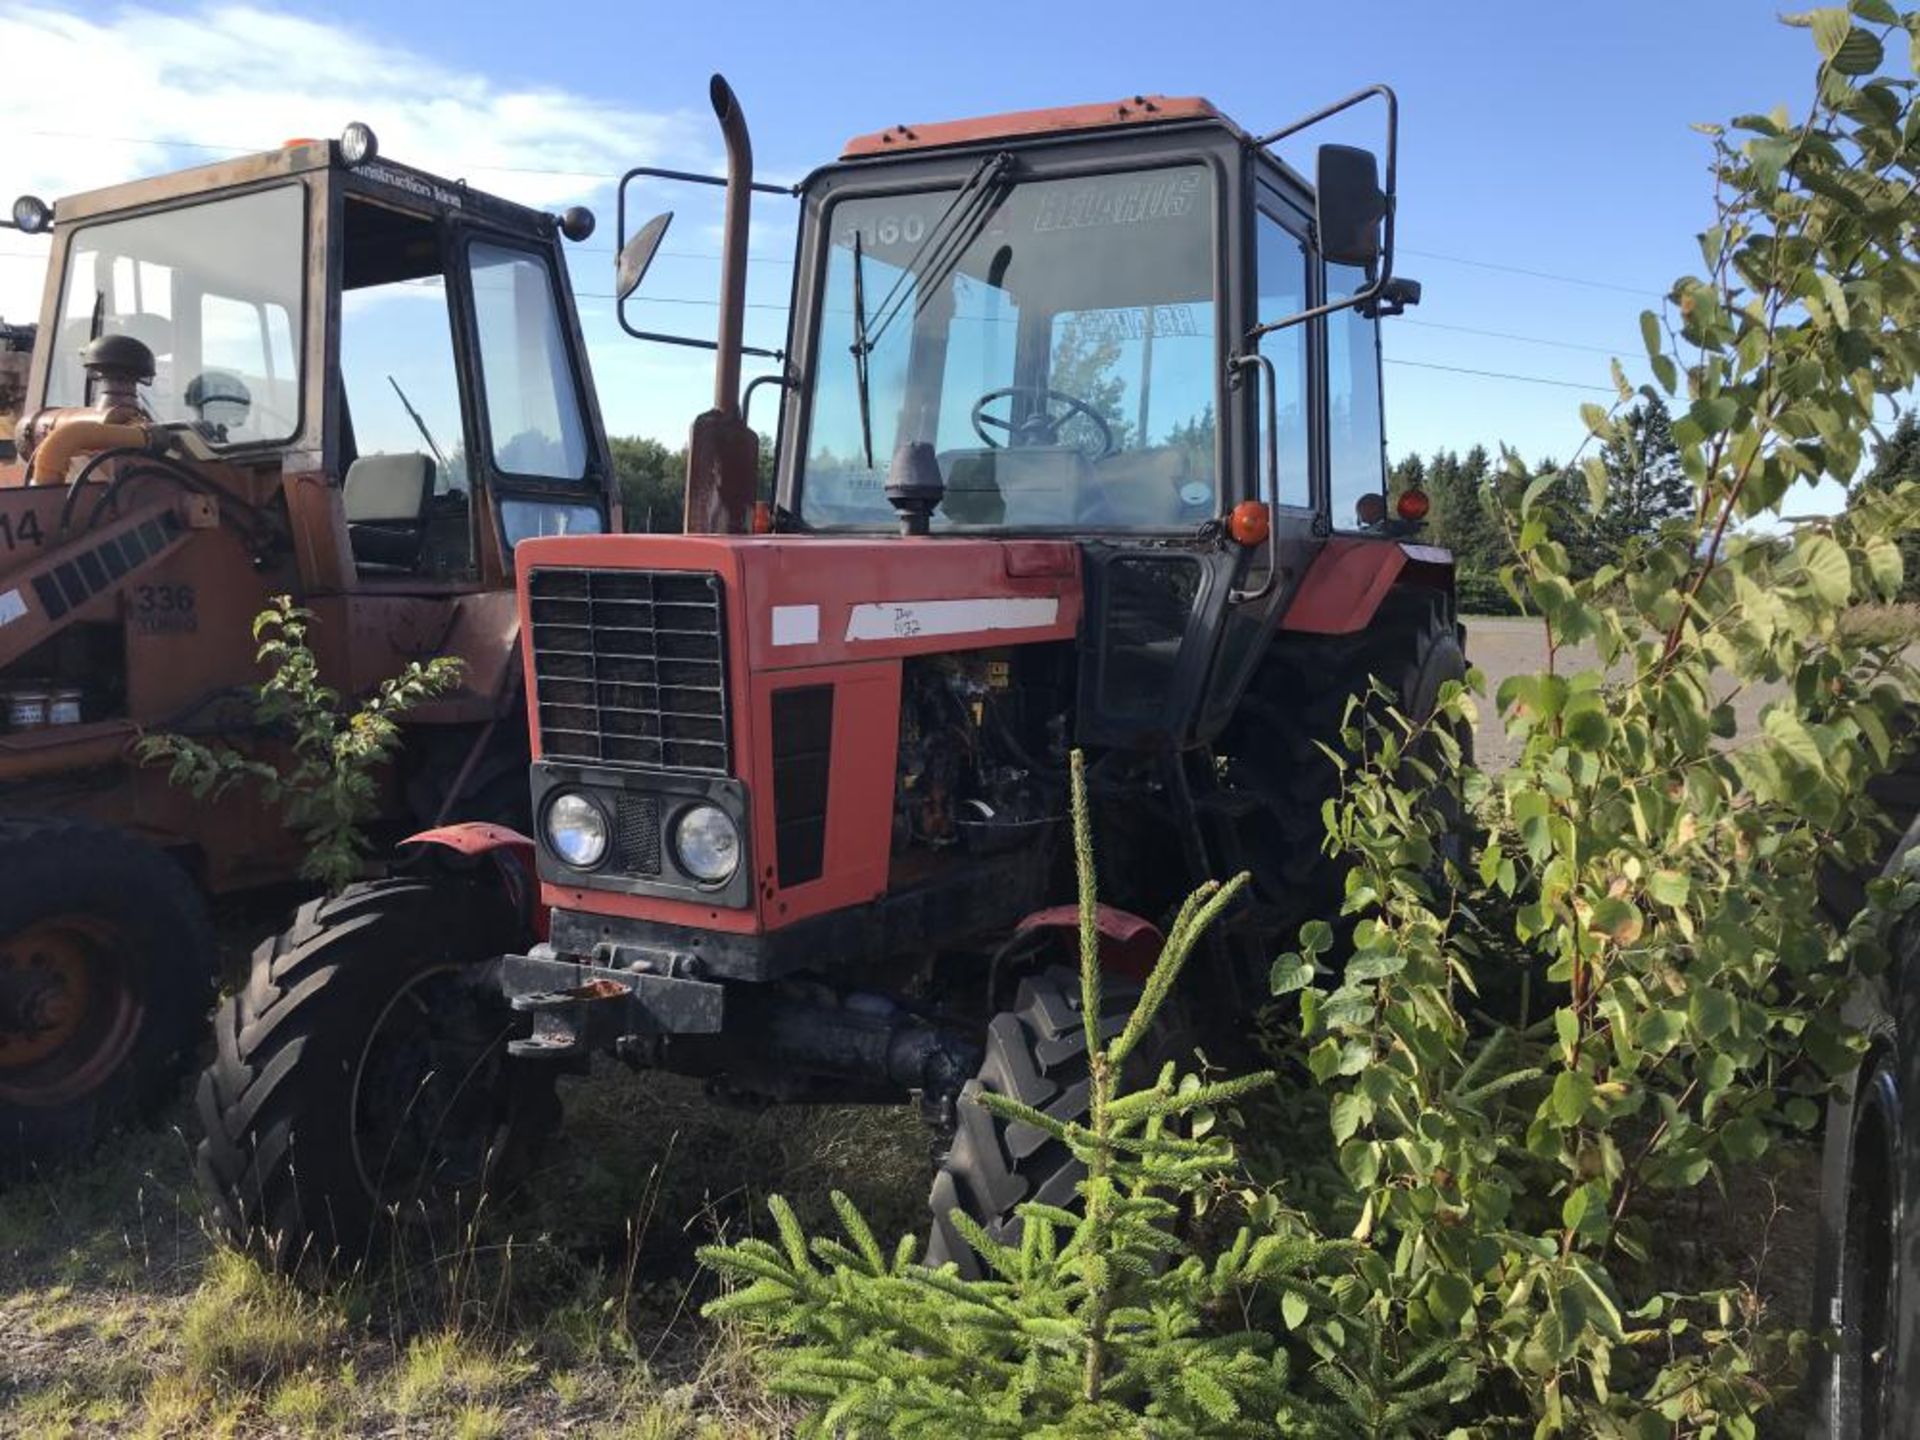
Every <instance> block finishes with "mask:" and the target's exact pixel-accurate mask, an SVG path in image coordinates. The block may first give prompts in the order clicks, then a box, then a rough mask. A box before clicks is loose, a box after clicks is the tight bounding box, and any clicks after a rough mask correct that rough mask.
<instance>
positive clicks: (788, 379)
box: [740, 347, 800, 420]
mask: <svg viewBox="0 0 1920 1440" xmlns="http://www.w3.org/2000/svg"><path fill="white" fill-rule="evenodd" d="M740 353H741V354H743V355H751V354H753V353H755V352H753V351H751V350H747V349H745V348H744V347H743V348H742V350H741V352H740ZM773 358H774V359H777V360H778V359H784V358H785V357H784V356H774V357H773ZM762 385H778V386H779V387H780V388H781V389H782V390H798V389H799V388H800V377H799V376H798V375H796V374H794V373H793V371H791V370H789V369H787V368H786V367H785V366H782V367H781V368H780V369H779V370H776V371H775V372H774V373H773V374H771V375H756V376H754V377H753V379H751V380H749V381H748V382H747V388H746V389H745V390H743V391H742V392H741V394H740V418H741V419H742V420H745V419H746V418H747V416H748V414H749V413H750V412H751V411H752V409H753V392H754V391H756V390H758V389H759V388H760V387H761V386H762Z"/></svg>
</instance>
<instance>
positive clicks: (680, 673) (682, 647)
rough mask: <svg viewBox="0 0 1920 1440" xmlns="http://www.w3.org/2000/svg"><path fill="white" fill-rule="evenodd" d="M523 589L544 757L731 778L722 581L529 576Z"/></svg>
mask: <svg viewBox="0 0 1920 1440" xmlns="http://www.w3.org/2000/svg"><path fill="white" fill-rule="evenodd" d="M527 591H528V601H529V610H530V612H531V619H532V624H533V635H532V644H533V671H534V687H535V692H536V699H537V701H538V704H539V711H540V746H541V750H542V752H543V753H545V754H547V755H550V756H553V757H555V758H558V759H567V760H591V761H598V762H600V763H602V764H607V765H646V766H655V767H658V768H660V769H665V770H697V771H703V772H708V773H712V774H716V775H725V774H728V773H730V763H729V762H730V759H731V757H730V754H729V751H728V731H727V686H726V679H727V677H726V644H725V642H726V633H725V632H726V626H725V621H724V615H723V611H722V609H721V604H720V593H721V592H720V577H719V576H717V575H698V574H694V575H689V574H685V573H678V572H666V571H657V570H536V571H534V572H533V574H532V575H531V576H530V577H529V578H528V581H527Z"/></svg>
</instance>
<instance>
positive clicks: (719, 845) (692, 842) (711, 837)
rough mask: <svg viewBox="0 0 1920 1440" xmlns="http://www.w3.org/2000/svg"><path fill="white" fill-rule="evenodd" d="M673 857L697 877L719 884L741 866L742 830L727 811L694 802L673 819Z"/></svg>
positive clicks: (685, 869)
mask: <svg viewBox="0 0 1920 1440" xmlns="http://www.w3.org/2000/svg"><path fill="white" fill-rule="evenodd" d="M673 858H674V859H675V860H677V861H679V863H680V868H681V869H682V870H684V871H686V872H687V874H689V875H691V876H693V878H694V879H696V880H699V881H702V882H704V883H706V884H708V885H718V884H719V883H720V882H721V881H723V880H727V879H729V878H731V877H732V875H733V872H734V871H735V870H737V869H739V868H740V832H739V830H737V829H735V828H734V823H733V821H732V819H731V818H730V817H729V816H728V815H727V812H726V811H724V810H721V809H719V808H718V807H716V806H713V805H695V806H693V807H692V808H691V809H688V810H685V811H683V812H682V813H681V815H680V818H679V819H678V820H676V821H674V822H673Z"/></svg>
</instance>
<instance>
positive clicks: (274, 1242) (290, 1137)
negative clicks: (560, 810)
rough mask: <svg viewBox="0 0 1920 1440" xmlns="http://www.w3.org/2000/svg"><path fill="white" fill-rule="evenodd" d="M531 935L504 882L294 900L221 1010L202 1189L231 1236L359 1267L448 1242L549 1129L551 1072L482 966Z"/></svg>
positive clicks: (382, 884)
mask: <svg viewBox="0 0 1920 1440" xmlns="http://www.w3.org/2000/svg"><path fill="white" fill-rule="evenodd" d="M528 939H529V937H528V936H526V935H525V934H524V933H523V925H522V922H521V921H520V919H519V918H518V916H517V914H516V912H515V909H514V907H513V906H512V904H511V903H510V901H509V900H508V898H507V897H506V896H505V895H504V894H503V893H502V892H501V890H500V887H499V885H498V883H497V882H493V881H491V880H489V879H488V878H486V877H476V876H454V877H438V878H435V879H433V880H412V879H409V880H383V881H375V882H372V883H369V884H361V885H354V886H351V887H349V888H348V889H347V890H345V891H343V892H342V893H341V894H340V895H338V896H336V897H334V898H332V899H327V900H317V901H314V902H312V903H310V904H308V905H305V906H303V907H301V909H300V911H299V913H298V915H297V916H296V917H295V919H294V922H293V925H292V927H291V928H290V929H288V930H287V931H286V932H285V933H284V934H281V935H279V936H276V937H275V938H274V939H272V940H269V941H267V942H266V943H265V944H263V945H262V946H261V947H260V948H259V949H258V950H257V951H256V952H255V953H254V956H253V962H252V967H251V971H250V973H249V975H248V978H247V983H246V986H245V988H244V989H242V990H241V991H240V992H239V993H238V994H236V995H233V996H231V997H230V998H228V999H227V1000H225V1001H223V1002H222V1003H221V1005H220V1008H219V1010H218V1012H217V1013H216V1015H215V1017H214V1037H215V1042H216V1046H217V1049H216V1053H215V1055H214V1059H213V1061H212V1063H211V1064H210V1065H209V1066H208V1067H207V1070H206V1073H205V1074H204V1075H203V1076H202V1077H201V1080H200V1089H199V1095H198V1103H199V1112H200V1121H201V1125H202V1127H203V1131H204V1138H203V1139H202V1140H201V1142H200V1147H199V1152H198V1171H199V1178H200V1183H201V1188H202V1189H203V1190H204V1191H205V1192H206V1195H207V1198H208V1200H209V1201H210V1202H211V1204H212V1207H213V1211H214V1214H215V1216H216V1217H217V1219H218V1221H219V1223H220V1224H221V1226H222V1228H223V1229H224V1230H225V1231H226V1233H227V1234H228V1236H229V1237H230V1238H232V1239H233V1240H234V1241H235V1242H236V1243H239V1244H242V1245H246V1246H248V1247H250V1248H252V1249H254V1250H255V1251H256V1253H259V1254H261V1255H262V1256H263V1257H265V1258H266V1259H268V1260H269V1261H270V1262H271V1263H273V1264H275V1265H276V1266H278V1267H279V1268H281V1269H284V1270H297V1269H302V1268H307V1267H317V1268H319V1269H321V1270H339V1269H342V1268H344V1269H351V1268H352V1267H353V1266H354V1265H356V1264H358V1263H359V1262H360V1261H361V1260H363V1259H364V1258H366V1257H367V1256H368V1255H370V1254H372V1253H375V1252H376V1251H377V1250H378V1249H379V1248H380V1247H381V1246H382V1245H384V1244H385V1243H386V1242H387V1241H389V1240H391V1239H394V1238H396V1237H399V1236H402V1235H406V1234H411V1233H415V1232H418V1231H425V1232H427V1233H428V1235H429V1236H430V1237H433V1236H434V1232H435V1231H436V1229H437V1230H438V1231H439V1233H438V1235H437V1238H438V1239H439V1240H441V1241H443V1242H444V1241H448V1240H451V1239H453V1238H456V1237H455V1236H454V1235H452V1234H450V1233H449V1229H450V1228H451V1227H457V1226H458V1225H460V1224H461V1223H462V1222H463V1221H464V1219H465V1218H467V1217H469V1216H471V1215H472V1214H474V1213H475V1207H477V1206H478V1205H479V1203H480V1201H481V1199H482V1197H483V1196H492V1197H493V1198H494V1199H495V1200H498V1199H501V1198H504V1197H505V1195H506V1194H507V1193H508V1192H509V1191H510V1190H511V1188H512V1186H513V1184H514V1183H515V1182H516V1181H517V1180H519V1179H520V1178H522V1177H523V1176H524V1174H525V1170H526V1168H527V1166H528V1164H529V1163H530V1162H531V1160H532V1158H533V1156H534V1152H535V1149H536V1147H537V1145H538V1142H539V1141H540V1140H541V1139H542V1138H543V1137H544V1136H545V1135H546V1134H547V1133H549V1132H551V1131H552V1130H553V1129H554V1122H555V1121H556V1120H557V1110H558V1102H557V1100H556V1098H555V1095H554V1076H553V1071H552V1069H551V1068H550V1067H547V1066H543V1065H540V1064H538V1063H530V1062H526V1061H518V1060H514V1059H512V1058H510V1057H509V1056H508V1054H507V1042H508V1040H509V1039H511V1038H513V1037H514V1036H516V1035H518V1034H521V1033H524V1028H525V1027H524V1025H523V1024H521V1023H520V1022H519V1019H518V1017H516V1016H515V1015H514V1014H513V1013H512V1011H511V1010H510V1009H509V1008H508V1006H507V1005H506V1003H505V1001H504V1000H502V999H500V998H499V996H498V995H497V994H496V993H495V992H494V991H493V990H492V989H491V988H490V986H489V985H488V984H487V983H486V976H485V972H484V969H483V967H484V966H485V962H486V961H488V960H490V959H492V958H493V957H494V956H496V955H499V954H501V953H503V952H505V951H508V950H511V949H515V948H520V947H522V946H523V944H524V942H526V941H527V940H528Z"/></svg>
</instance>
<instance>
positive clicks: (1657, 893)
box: [1647, 870, 1691, 909]
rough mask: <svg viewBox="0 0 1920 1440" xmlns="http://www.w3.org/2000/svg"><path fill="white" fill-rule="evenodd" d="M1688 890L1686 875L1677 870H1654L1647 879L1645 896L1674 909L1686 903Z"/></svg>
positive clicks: (1688, 884)
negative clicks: (1649, 896)
mask: <svg viewBox="0 0 1920 1440" xmlns="http://www.w3.org/2000/svg"><path fill="white" fill-rule="evenodd" d="M1690 888H1691V886H1690V882H1689V881H1688V879H1687V877H1686V875H1684V874H1683V873H1682V872H1680V871H1678V870H1656V871H1654V872H1653V874H1651V875H1650V876H1648V877H1647V894H1649V895H1651V896H1652V897H1653V898H1654V899H1655V900H1656V901H1658V902H1659V903H1660V904H1662V905H1668V906H1672V907H1674V908H1676V909H1677V908H1679V907H1680V906H1682V905H1684V904H1686V903H1687V894H1688V891H1689V889H1690Z"/></svg>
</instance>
